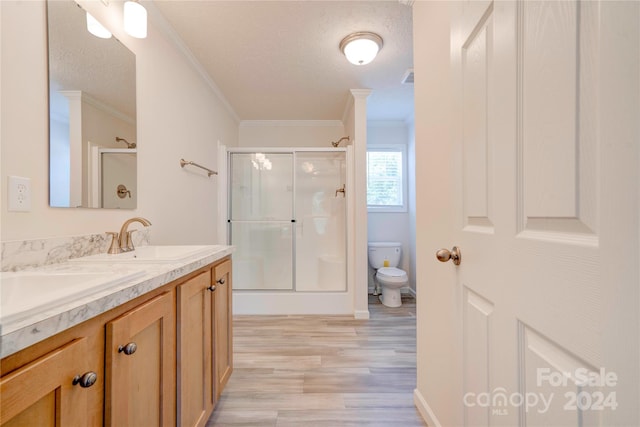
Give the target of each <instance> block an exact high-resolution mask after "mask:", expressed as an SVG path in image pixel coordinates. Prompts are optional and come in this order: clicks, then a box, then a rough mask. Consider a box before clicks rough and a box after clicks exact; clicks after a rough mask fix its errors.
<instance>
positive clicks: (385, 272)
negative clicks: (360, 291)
mask: <svg viewBox="0 0 640 427" xmlns="http://www.w3.org/2000/svg"><path fill="white" fill-rule="evenodd" d="M376 276H377V277H378V279H379V280H382V281H385V282H387V283H404V282H406V281H407V280H408V279H407V273H406V272H405V271H404V270H401V269H399V268H395V267H382V268H379V269H378V272H377V274H376Z"/></svg>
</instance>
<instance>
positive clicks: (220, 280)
mask: <svg viewBox="0 0 640 427" xmlns="http://www.w3.org/2000/svg"><path fill="white" fill-rule="evenodd" d="M218 283H219V284H221V285H224V277H221V278H220V279H218Z"/></svg>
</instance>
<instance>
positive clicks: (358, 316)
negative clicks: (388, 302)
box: [353, 310, 369, 320]
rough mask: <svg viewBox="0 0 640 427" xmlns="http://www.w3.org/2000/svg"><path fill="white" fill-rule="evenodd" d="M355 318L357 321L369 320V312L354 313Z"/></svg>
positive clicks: (358, 311) (359, 311)
mask: <svg viewBox="0 0 640 427" xmlns="http://www.w3.org/2000/svg"><path fill="white" fill-rule="evenodd" d="M353 317H354V318H355V319H364V320H366V319H368V318H369V310H356V311H354V312H353Z"/></svg>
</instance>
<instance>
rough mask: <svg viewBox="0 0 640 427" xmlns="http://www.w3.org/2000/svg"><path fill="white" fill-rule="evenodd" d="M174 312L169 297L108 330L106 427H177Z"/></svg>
mask: <svg viewBox="0 0 640 427" xmlns="http://www.w3.org/2000/svg"><path fill="white" fill-rule="evenodd" d="M175 355H176V348H175V312H174V301H173V294H172V293H171V292H167V293H165V294H162V295H160V296H157V297H155V298H153V299H152V300H151V301H148V302H146V303H144V304H142V305H140V306H138V307H136V308H135V309H133V310H131V311H129V312H127V313H125V314H123V315H122V316H120V317H118V318H117V319H114V320H112V321H110V322H109V323H107V325H106V351H105V356H106V363H105V376H106V380H105V411H104V413H105V425H106V426H114V427H124V426H132V427H135V426H143V425H144V426H171V425H175V406H174V405H175V403H174V402H175Z"/></svg>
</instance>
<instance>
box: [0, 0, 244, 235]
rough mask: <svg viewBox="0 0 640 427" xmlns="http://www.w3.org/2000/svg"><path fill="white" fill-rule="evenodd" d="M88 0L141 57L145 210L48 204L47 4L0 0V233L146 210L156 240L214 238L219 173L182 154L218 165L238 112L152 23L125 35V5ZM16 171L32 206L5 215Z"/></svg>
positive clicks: (86, 224) (80, 228)
mask: <svg viewBox="0 0 640 427" xmlns="http://www.w3.org/2000/svg"><path fill="white" fill-rule="evenodd" d="M82 3H83V5H84V6H85V7H86V8H87V9H88V10H90V11H91V13H92V14H94V16H96V18H98V19H99V20H101V21H102V22H104V23H105V26H107V27H108V28H109V29H110V30H111V31H112V32H113V33H114V34H115V35H116V37H118V38H119V39H120V40H121V41H122V42H123V43H124V44H125V45H127V46H128V47H129V48H130V49H131V50H132V51H133V52H134V53H135V54H136V68H137V112H138V117H137V123H138V138H137V143H138V188H139V199H138V208H137V209H136V210H127V211H119V210H88V209H63V208H50V207H49V205H48V187H49V179H48V169H49V167H48V137H47V134H48V130H47V129H48V112H47V50H46V19H45V6H44V3H43V2H40V1H23V2H8V1H3V2H0V8H1V9H0V15H1V18H0V19H1V24H2V25H1V33H0V34H1V35H0V39H1V44H2V47H1V55H2V56H1V60H2V61H1V67H2V68H1V85H2V100H1V130H0V131H1V136H2V138H1V169H0V173H1V176H2V185H1V187H0V200H2V202H0V203H1V204H2V207H1V211H0V214H1V215H0V216H1V223H0V231H1V235H0V238H1V239H2V240H3V241H8V240H20V239H31V238H46V237H53V236H65V235H75V234H86V233H96V232H98V233H99V232H104V231H108V230H113V231H117V230H118V229H119V228H120V225H121V224H122V222H123V221H124V220H126V219H127V218H130V217H133V216H139V215H140V216H144V217H146V218H148V219H149V220H150V221H151V222H152V223H153V231H152V234H151V235H152V242H153V243H158V244H177V243H185V244H186V243H193V244H196V243H217V242H218V237H217V232H216V229H217V227H216V221H217V186H216V179H217V178H216V177H212V178H207V177H206V175H203V174H201V173H199V172H197V170H195V169H192V168H189V169H181V168H180V166H179V160H180V158H181V157H184V158H185V159H187V160H194V161H196V162H198V163H201V164H204V165H206V166H209V167H211V168H215V167H216V164H217V149H216V142H217V141H218V140H219V141H220V142H222V143H223V144H226V145H229V146H233V145H236V144H237V139H238V122H237V120H236V119H235V115H234V114H233V112H231V111H229V110H228V109H226V108H225V105H226V104H225V103H224V102H223V101H221V100H220V99H219V98H218V97H217V96H216V95H215V93H214V92H213V90H212V89H211V86H210V85H208V84H207V82H205V80H204V79H203V78H202V77H201V75H200V74H199V73H198V72H197V71H196V70H195V69H194V68H193V67H192V66H191V64H190V62H189V61H188V60H187V59H186V58H185V56H184V55H183V54H182V53H181V52H180V51H179V50H178V49H177V48H176V47H175V45H174V43H172V42H171V41H170V40H169V39H168V38H167V37H166V36H165V35H164V33H161V32H160V30H159V28H160V27H159V26H158V25H156V24H155V23H154V22H150V23H149V34H148V37H147V38H146V39H141V40H137V39H133V38H131V37H128V36H127V35H126V34H124V32H123V31H122V22H121V21H122V18H121V17H122V4H121V3H120V2H110V5H109V7H105V6H103V5H102V3H101V2H89V1H87V2H82ZM150 16H151V13H150ZM9 175H19V176H24V177H28V178H31V189H32V211H31V212H28V213H16V212H8V211H7V208H6V203H5V201H6V197H7V195H6V189H7V176H9Z"/></svg>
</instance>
